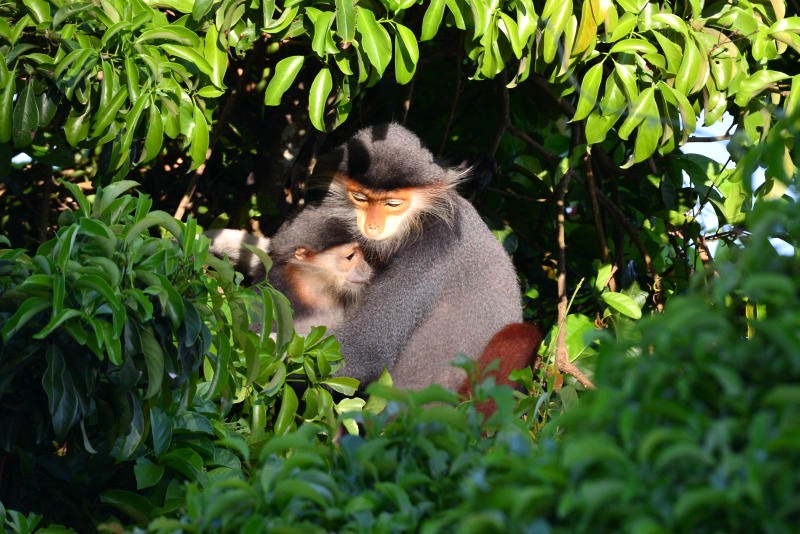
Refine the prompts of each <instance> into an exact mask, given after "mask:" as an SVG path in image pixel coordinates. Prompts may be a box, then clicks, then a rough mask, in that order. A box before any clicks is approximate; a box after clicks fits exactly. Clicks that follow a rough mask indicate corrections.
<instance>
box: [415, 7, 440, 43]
mask: <svg viewBox="0 0 800 534" xmlns="http://www.w3.org/2000/svg"><path fill="white" fill-rule="evenodd" d="M444 4H445V0H431V3H430V5H429V6H428V9H426V10H425V15H424V16H423V17H422V33H421V35H420V38H419V40H420V41H428V40H430V39H433V38H434V37H435V36H436V33H437V32H438V31H439V26H440V25H441V24H442V16H443V15H444Z"/></svg>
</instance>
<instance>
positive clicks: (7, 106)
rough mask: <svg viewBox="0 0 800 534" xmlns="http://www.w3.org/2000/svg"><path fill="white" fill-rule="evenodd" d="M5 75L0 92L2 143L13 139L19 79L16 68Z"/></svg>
mask: <svg viewBox="0 0 800 534" xmlns="http://www.w3.org/2000/svg"><path fill="white" fill-rule="evenodd" d="M5 76H6V78H5V80H4V81H3V88H2V93H0V143H8V142H9V141H11V131H12V125H13V118H12V115H13V106H14V94H15V93H16V80H17V71H16V69H12V70H11V71H10V72H8V73H7V74H6V75H5Z"/></svg>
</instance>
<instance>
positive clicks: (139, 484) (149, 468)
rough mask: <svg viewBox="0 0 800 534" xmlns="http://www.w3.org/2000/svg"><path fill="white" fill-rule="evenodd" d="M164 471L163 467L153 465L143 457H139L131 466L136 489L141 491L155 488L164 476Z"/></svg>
mask: <svg viewBox="0 0 800 534" xmlns="http://www.w3.org/2000/svg"><path fill="white" fill-rule="evenodd" d="M165 470H166V469H165V468H164V466H163V465H160V464H156V463H153V462H151V461H150V460H148V459H147V458H145V457H144V456H140V457H139V458H137V459H136V464H135V465H134V466H133V473H134V474H135V475H136V489H138V490H142V489H145V488H151V487H153V486H155V485H156V484H158V483H159V481H160V480H161V478H162V477H163V476H164V471H165Z"/></svg>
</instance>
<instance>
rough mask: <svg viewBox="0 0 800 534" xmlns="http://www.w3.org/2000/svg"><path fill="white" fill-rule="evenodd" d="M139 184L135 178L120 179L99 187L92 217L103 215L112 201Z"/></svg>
mask: <svg viewBox="0 0 800 534" xmlns="http://www.w3.org/2000/svg"><path fill="white" fill-rule="evenodd" d="M138 185H139V182H137V181H135V180H120V181H119V182H114V183H113V184H108V185H107V186H105V187H99V188H98V190H97V194H96V195H95V199H94V204H92V217H95V218H99V217H101V216H102V215H103V214H104V213H105V212H106V210H107V209H108V207H109V206H110V205H111V203H112V202H114V201H115V200H116V199H118V198H119V197H120V195H122V194H123V193H125V192H126V191H129V190H131V189H133V188H134V187H136V186H138ZM82 228H83V226H82Z"/></svg>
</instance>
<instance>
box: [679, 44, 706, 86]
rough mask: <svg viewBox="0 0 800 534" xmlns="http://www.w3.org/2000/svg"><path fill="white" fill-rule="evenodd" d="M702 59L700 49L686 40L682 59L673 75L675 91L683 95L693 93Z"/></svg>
mask: <svg viewBox="0 0 800 534" xmlns="http://www.w3.org/2000/svg"><path fill="white" fill-rule="evenodd" d="M702 63H703V58H702V57H701V56H700V49H699V48H697V45H696V44H695V43H694V41H693V40H692V39H686V43H685V46H684V48H683V59H682V60H681V66H680V67H679V68H678V73H677V74H676V75H675V89H676V90H677V91H678V92H680V93H683V94H684V95H687V96H688V95H690V94H691V93H693V92H695V89H694V88H695V87H696V83H697V78H698V75H699V73H700V70H701V66H702Z"/></svg>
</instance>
